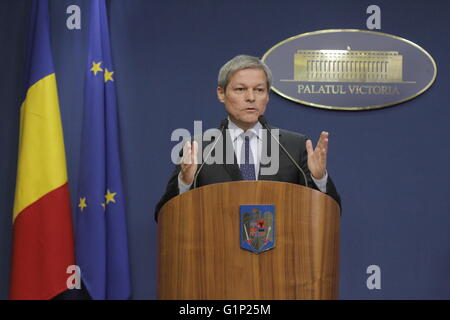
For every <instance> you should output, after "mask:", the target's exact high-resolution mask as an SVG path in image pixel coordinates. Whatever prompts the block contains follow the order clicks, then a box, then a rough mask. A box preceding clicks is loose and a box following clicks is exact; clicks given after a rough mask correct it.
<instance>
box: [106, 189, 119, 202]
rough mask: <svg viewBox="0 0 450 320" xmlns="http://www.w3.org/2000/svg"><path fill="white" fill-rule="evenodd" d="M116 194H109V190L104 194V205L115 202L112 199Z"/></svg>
mask: <svg viewBox="0 0 450 320" xmlns="http://www.w3.org/2000/svg"><path fill="white" fill-rule="evenodd" d="M116 194H117V192H111V191H109V189H108V190H107V192H106V194H105V198H106V204H108V203H110V202H114V203H115V202H116V200H115V199H114V197H115V195H116Z"/></svg>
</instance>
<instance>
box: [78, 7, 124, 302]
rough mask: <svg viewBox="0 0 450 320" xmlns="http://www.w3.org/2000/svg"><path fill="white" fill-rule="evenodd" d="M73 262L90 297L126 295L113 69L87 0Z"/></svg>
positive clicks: (104, 30)
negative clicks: (81, 130)
mask: <svg viewBox="0 0 450 320" xmlns="http://www.w3.org/2000/svg"><path fill="white" fill-rule="evenodd" d="M88 33H89V35H88V38H89V44H88V46H89V49H88V61H87V64H86V66H85V67H86V78H85V88H84V114H83V133H82V141H81V155H80V157H81V158H80V168H79V170H80V171H79V172H80V173H79V186H78V195H77V214H76V217H77V219H76V220H77V221H76V259H77V264H78V266H79V267H80V269H81V278H82V280H83V282H84V284H85V286H86V289H87V290H88V292H89V294H90V295H91V297H92V298H93V299H128V298H129V297H130V294H131V284H130V270H129V261H128V240H127V227H126V226H127V224H126V214H125V203H124V202H125V200H126V199H125V195H124V193H123V188H122V179H121V165H120V152H119V131H118V120H117V102H116V92H115V80H116V77H117V75H116V73H115V71H114V67H113V63H112V58H111V46H110V41H109V29H108V17H107V12H106V5H105V1H104V0H91V1H90V22H89V30H88Z"/></svg>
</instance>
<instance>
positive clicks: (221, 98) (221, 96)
mask: <svg viewBox="0 0 450 320" xmlns="http://www.w3.org/2000/svg"><path fill="white" fill-rule="evenodd" d="M217 99H219V101H220V102H222V103H224V102H225V91H224V90H223V89H222V88H221V87H217Z"/></svg>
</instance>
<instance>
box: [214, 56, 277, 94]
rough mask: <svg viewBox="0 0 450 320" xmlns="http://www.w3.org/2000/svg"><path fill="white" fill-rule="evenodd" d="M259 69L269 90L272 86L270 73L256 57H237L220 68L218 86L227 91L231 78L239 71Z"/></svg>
mask: <svg viewBox="0 0 450 320" xmlns="http://www.w3.org/2000/svg"><path fill="white" fill-rule="evenodd" d="M249 68H259V69H263V70H264V72H265V73H266V78H267V89H268V90H270V87H271V86H272V72H271V71H270V69H269V67H268V66H267V65H266V64H265V63H264V62H263V61H261V60H260V59H259V58H258V57H253V56H247V55H239V56H236V57H234V58H233V59H231V60H230V61H228V62H227V63H225V64H224V65H223V67H222V68H220V71H219V79H218V84H219V87H220V88H222V89H223V90H224V91H225V90H226V89H227V86H228V83H229V81H230V78H231V76H232V75H233V74H234V73H235V72H236V71H239V70H242V69H249Z"/></svg>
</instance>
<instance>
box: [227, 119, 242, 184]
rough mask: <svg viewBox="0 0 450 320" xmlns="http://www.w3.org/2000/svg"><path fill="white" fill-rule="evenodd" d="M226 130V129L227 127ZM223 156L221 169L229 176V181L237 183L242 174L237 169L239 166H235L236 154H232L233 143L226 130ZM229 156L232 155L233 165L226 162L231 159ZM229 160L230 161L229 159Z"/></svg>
mask: <svg viewBox="0 0 450 320" xmlns="http://www.w3.org/2000/svg"><path fill="white" fill-rule="evenodd" d="M227 129H228V127H227ZM223 155H224V162H223V167H224V169H225V171H227V173H228V174H229V175H230V178H231V181H239V180H242V174H241V169H240V168H239V165H238V164H237V163H238V162H237V159H236V153H235V152H234V148H233V141H231V136H230V133H229V131H228V130H225V141H224V144H223ZM231 155H233V163H229V161H227V159H228V158H231ZM229 160H231V159H229Z"/></svg>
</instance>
